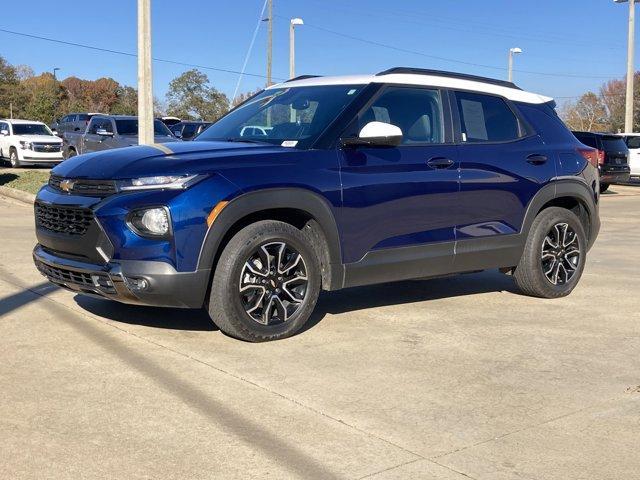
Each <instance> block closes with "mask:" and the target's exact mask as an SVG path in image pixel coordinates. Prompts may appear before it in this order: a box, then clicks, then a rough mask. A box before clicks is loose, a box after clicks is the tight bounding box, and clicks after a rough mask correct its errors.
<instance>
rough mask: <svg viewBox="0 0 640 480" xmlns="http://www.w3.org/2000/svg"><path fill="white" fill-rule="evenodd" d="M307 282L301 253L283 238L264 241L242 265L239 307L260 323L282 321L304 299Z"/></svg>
mask: <svg viewBox="0 0 640 480" xmlns="http://www.w3.org/2000/svg"><path fill="white" fill-rule="evenodd" d="M308 284H309V281H308V278H307V267H306V264H305V261H304V258H303V257H302V255H301V254H300V252H298V251H297V250H296V249H295V248H293V247H292V246H291V245H289V244H287V243H285V242H282V241H279V242H270V243H266V244H263V245H261V246H259V247H258V248H256V249H255V250H254V251H253V252H252V253H251V255H250V256H249V258H248V259H247V261H246V262H245V263H244V265H243V267H242V272H241V274H240V285H239V294H240V300H241V303H242V307H243V308H244V310H245V312H246V313H247V315H248V316H249V317H250V318H251V319H252V320H254V321H255V322H257V323H260V324H262V325H275V324H280V323H284V322H286V321H287V320H289V319H290V318H291V317H292V316H293V315H295V313H296V312H297V311H298V309H299V308H300V306H301V305H302V303H303V302H304V300H305V297H306V295H307V287H308Z"/></svg>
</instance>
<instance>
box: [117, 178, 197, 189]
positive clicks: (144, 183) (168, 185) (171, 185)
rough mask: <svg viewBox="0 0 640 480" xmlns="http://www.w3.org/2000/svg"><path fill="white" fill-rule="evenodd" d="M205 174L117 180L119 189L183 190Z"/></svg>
mask: <svg viewBox="0 0 640 480" xmlns="http://www.w3.org/2000/svg"><path fill="white" fill-rule="evenodd" d="M204 177H205V175H157V176H154V177H140V178H132V179H131V180H121V181H120V182H118V186H119V188H120V190H122V191H127V190H152V189H172V190H184V189H186V188H189V187H190V186H191V185H193V184H194V183H197V182H199V181H200V180H202V179H203V178H204Z"/></svg>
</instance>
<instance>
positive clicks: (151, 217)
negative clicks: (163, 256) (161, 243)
mask: <svg viewBox="0 0 640 480" xmlns="http://www.w3.org/2000/svg"><path fill="white" fill-rule="evenodd" d="M129 223H130V224H131V225H132V226H133V230H134V231H135V232H136V233H139V234H141V235H145V236H153V237H166V236H167V235H169V230H170V222H169V211H168V210H167V209H166V208H164V207H156V208H148V209H145V210H136V211H135V212H133V213H132V214H131V216H130V217H129Z"/></svg>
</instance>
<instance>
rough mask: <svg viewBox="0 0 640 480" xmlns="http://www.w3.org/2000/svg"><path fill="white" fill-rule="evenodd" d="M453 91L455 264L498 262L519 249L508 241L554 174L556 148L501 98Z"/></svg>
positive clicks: (477, 265)
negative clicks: (456, 161)
mask: <svg viewBox="0 0 640 480" xmlns="http://www.w3.org/2000/svg"><path fill="white" fill-rule="evenodd" d="M454 96H455V97H454V98H455V101H454V105H455V107H454V115H455V118H456V121H455V124H456V126H457V128H456V130H457V135H458V139H459V147H458V158H459V161H460V194H459V202H458V204H457V208H459V211H458V212H457V217H458V218H459V219H460V220H461V221H460V223H458V224H457V225H456V239H457V245H456V267H457V268H456V269H457V270H463V269H465V267H468V268H469V269H476V268H485V267H486V268H488V267H496V266H498V265H497V263H498V262H506V263H509V262H510V261H512V256H513V258H515V256H517V255H518V254H519V251H518V249H517V248H516V247H514V246H513V245H512V243H511V242H512V241H513V242H516V241H517V239H516V236H515V235H514V234H517V233H519V232H520V231H521V229H522V226H523V221H524V217H525V213H526V210H527V206H528V205H529V202H530V201H531V200H532V199H533V197H534V195H535V194H536V193H537V192H538V191H539V190H540V188H541V187H542V186H544V185H545V184H547V183H548V182H549V181H550V180H551V179H552V178H553V177H555V175H556V162H557V158H556V153H555V152H554V151H553V150H552V149H551V148H550V147H546V146H545V144H544V142H543V141H542V138H541V137H540V136H539V135H537V134H536V133H535V132H534V131H533V130H532V128H531V127H530V126H529V125H528V124H527V123H526V122H525V121H524V120H523V119H522V118H521V117H520V115H519V114H518V112H517V110H516V108H515V106H513V105H512V104H510V103H509V102H508V101H507V100H505V99H504V98H502V97H499V96H494V95H488V94H480V93H472V92H461V91H458V92H455V93H454ZM483 252H485V253H486V254H483ZM504 266H507V265H504Z"/></svg>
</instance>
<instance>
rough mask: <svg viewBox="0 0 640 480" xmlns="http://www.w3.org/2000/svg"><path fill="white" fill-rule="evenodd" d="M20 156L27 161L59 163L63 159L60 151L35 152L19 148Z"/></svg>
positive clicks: (21, 159) (23, 160)
mask: <svg viewBox="0 0 640 480" xmlns="http://www.w3.org/2000/svg"><path fill="white" fill-rule="evenodd" d="M18 158H19V159H20V161H22V162H25V163H31V162H33V163H59V162H61V161H62V160H64V159H63V157H62V151H60V152H50V153H48V152H34V151H33V150H18Z"/></svg>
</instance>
